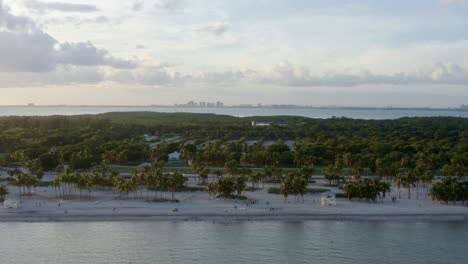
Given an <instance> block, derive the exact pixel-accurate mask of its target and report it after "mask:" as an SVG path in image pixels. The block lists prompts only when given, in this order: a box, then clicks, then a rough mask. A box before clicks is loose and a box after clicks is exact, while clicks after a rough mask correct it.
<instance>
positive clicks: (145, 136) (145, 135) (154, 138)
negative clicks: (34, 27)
mask: <svg viewBox="0 0 468 264" xmlns="http://www.w3.org/2000/svg"><path fill="white" fill-rule="evenodd" d="M156 139H158V137H156V136H152V135H148V134H144V135H143V140H144V141H145V142H151V141H154V140H156Z"/></svg>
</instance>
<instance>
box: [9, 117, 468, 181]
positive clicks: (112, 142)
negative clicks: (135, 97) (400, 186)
mask: <svg viewBox="0 0 468 264" xmlns="http://www.w3.org/2000/svg"><path fill="white" fill-rule="evenodd" d="M252 121H255V122H269V123H270V125H269V126H262V127H260V126H252ZM144 134H148V135H152V136H154V137H155V138H156V140H155V142H153V144H148V142H145V141H144V140H143V135H144ZM168 135H177V137H178V140H175V141H166V140H163V139H164V138H167V136H168ZM158 139H159V140H158ZM288 140H289V141H294V143H293V146H291V145H287V144H286V143H285V141H288ZM266 141H270V142H271V141H274V144H269V145H267V144H263V143H264V142H266ZM249 142H254V143H250V144H249ZM174 151H180V152H181V153H182V158H183V159H185V160H191V161H193V162H194V163H195V164H197V165H198V166H201V167H203V166H210V167H221V168H225V169H227V170H229V169H236V168H238V167H240V166H251V167H257V168H264V167H274V168H302V167H315V168H322V169H323V171H326V172H328V174H340V173H344V172H346V173H349V174H373V175H381V176H389V175H396V174H398V173H399V172H400V171H401V170H412V171H419V172H420V173H428V171H430V172H431V173H432V174H434V173H441V174H443V175H452V176H461V175H464V174H466V167H465V164H467V162H468V119H464V118H456V117H430V118H423V117H418V118H401V119H397V120H356V119H348V118H331V119H309V118H304V117H292V116H275V117H245V118H238V117H232V116H222V115H214V114H188V113H150V112H125V113H106V114H100V115H80V116H48V117H1V118H0V165H1V166H11V165H12V164H17V163H25V164H26V165H27V166H28V167H30V168H31V169H32V170H52V169H55V168H56V167H57V166H58V165H60V164H69V165H71V166H72V167H73V168H74V169H88V168H91V167H94V166H96V165H98V164H101V163H102V162H103V161H106V162H107V163H112V164H122V165H129V164H130V165H135V164H139V163H142V162H152V161H165V160H167V154H168V153H171V152H174Z"/></svg>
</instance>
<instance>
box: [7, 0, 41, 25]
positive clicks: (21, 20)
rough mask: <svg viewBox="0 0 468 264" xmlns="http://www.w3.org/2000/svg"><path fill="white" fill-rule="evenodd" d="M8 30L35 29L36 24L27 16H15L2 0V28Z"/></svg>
mask: <svg viewBox="0 0 468 264" xmlns="http://www.w3.org/2000/svg"><path fill="white" fill-rule="evenodd" d="M2 27H3V28H6V29H7V30H35V29H36V25H35V24H34V22H33V21H31V20H30V19H29V18H27V17H22V16H15V15H12V14H11V13H10V10H9V8H8V7H7V6H5V5H4V4H3V0H0V29H1V28H2Z"/></svg>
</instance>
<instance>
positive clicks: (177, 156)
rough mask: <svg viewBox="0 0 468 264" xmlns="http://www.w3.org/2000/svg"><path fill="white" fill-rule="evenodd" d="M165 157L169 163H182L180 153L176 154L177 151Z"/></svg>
mask: <svg viewBox="0 0 468 264" xmlns="http://www.w3.org/2000/svg"><path fill="white" fill-rule="evenodd" d="M167 156H168V161H169V163H177V162H181V161H182V160H181V159H180V152H178V151H174V152H172V153H169V154H168V155H167Z"/></svg>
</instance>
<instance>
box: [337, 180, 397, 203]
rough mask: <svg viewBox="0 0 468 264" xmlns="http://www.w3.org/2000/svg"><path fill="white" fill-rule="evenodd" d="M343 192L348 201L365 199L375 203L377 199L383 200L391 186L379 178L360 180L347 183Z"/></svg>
mask: <svg viewBox="0 0 468 264" xmlns="http://www.w3.org/2000/svg"><path fill="white" fill-rule="evenodd" d="M343 190H344V192H345V195H346V196H347V197H348V199H350V200H351V199H353V198H359V200H362V199H365V200H366V201H373V202H375V201H376V199H377V197H380V198H382V199H383V198H385V195H386V193H388V192H390V191H391V185H390V183H389V182H386V181H382V180H380V179H379V178H373V179H360V180H358V181H351V182H349V183H347V184H346V185H345V186H344V188H343Z"/></svg>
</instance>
